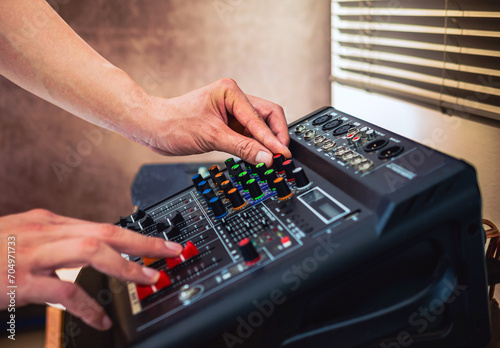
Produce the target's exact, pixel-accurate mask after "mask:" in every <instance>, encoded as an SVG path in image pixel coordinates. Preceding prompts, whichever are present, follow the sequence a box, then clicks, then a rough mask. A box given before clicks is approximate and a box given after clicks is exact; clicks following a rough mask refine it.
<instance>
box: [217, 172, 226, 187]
mask: <svg viewBox="0 0 500 348" xmlns="http://www.w3.org/2000/svg"><path fill="white" fill-rule="evenodd" d="M226 180H227V177H226V174H224V173H223V172H220V173H217V174H215V176H214V183H215V185H217V186H220V184H222V183H223V182H224V181H226Z"/></svg>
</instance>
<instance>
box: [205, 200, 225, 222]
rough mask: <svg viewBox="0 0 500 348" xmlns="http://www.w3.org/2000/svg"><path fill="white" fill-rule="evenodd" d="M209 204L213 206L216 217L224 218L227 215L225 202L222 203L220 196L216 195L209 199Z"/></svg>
mask: <svg viewBox="0 0 500 348" xmlns="http://www.w3.org/2000/svg"><path fill="white" fill-rule="evenodd" d="M208 205H209V206H210V207H211V208H212V211H213V212H214V217H215V218H216V219H220V218H223V217H224V216H226V215H227V210H226V207H224V203H222V201H221V200H220V198H219V197H214V198H212V199H211V200H209V201H208Z"/></svg>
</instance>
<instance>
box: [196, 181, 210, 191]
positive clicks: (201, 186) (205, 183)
mask: <svg viewBox="0 0 500 348" xmlns="http://www.w3.org/2000/svg"><path fill="white" fill-rule="evenodd" d="M196 188H197V191H198V192H200V193H201V192H203V191H205V190H206V189H209V188H210V184H209V183H208V181H206V180H202V181H200V182H199V183H198V185H197V186H196Z"/></svg>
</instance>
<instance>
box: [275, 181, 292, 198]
mask: <svg viewBox="0 0 500 348" xmlns="http://www.w3.org/2000/svg"><path fill="white" fill-rule="evenodd" d="M273 185H274V186H275V187H276V192H277V193H278V199H279V200H281V201H283V200H285V199H288V198H290V197H292V194H293V193H292V191H290V187H288V184H287V183H286V181H285V180H284V179H283V178H282V177H279V178H277V179H275V180H274V182H273Z"/></svg>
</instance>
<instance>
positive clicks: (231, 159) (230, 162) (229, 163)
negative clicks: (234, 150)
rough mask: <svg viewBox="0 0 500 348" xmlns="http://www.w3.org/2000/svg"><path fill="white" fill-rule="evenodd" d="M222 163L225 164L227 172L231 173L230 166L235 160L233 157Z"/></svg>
mask: <svg viewBox="0 0 500 348" xmlns="http://www.w3.org/2000/svg"><path fill="white" fill-rule="evenodd" d="M224 164H225V165H226V169H227V171H228V172H229V174H231V167H232V166H234V165H235V164H236V161H235V160H234V158H232V157H229V158H228V159H226V160H225V161H224Z"/></svg>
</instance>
